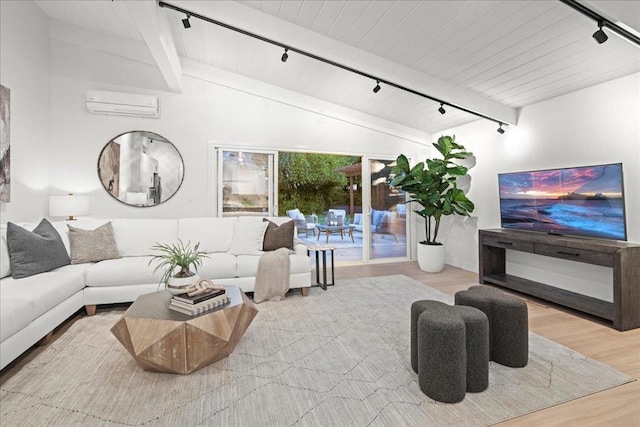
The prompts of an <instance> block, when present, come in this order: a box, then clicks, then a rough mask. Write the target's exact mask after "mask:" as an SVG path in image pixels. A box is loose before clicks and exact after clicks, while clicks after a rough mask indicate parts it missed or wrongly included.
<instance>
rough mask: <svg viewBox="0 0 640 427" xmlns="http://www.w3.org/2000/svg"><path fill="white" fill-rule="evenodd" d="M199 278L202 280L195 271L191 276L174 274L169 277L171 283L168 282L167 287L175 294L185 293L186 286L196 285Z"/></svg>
mask: <svg viewBox="0 0 640 427" xmlns="http://www.w3.org/2000/svg"><path fill="white" fill-rule="evenodd" d="M198 280H200V276H198V273H193V276H189V277H173V276H172V277H170V278H169V283H167V289H168V290H169V292H171V294H173V295H177V294H181V293H183V291H184V288H186V287H187V286H189V285H195V284H196V282H197V281H198Z"/></svg>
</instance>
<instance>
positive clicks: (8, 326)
mask: <svg viewBox="0 0 640 427" xmlns="http://www.w3.org/2000/svg"><path fill="white" fill-rule="evenodd" d="M33 318H34V317H33V307H32V305H31V303H30V302H29V301H27V300H21V299H13V298H11V299H9V298H7V299H4V298H3V299H2V300H0V342H2V341H4V340H6V339H7V338H9V337H10V336H12V335H13V334H15V333H16V332H18V331H21V330H22V329H24V328H25V327H26V326H27V325H29V323H31V321H32V320H33Z"/></svg>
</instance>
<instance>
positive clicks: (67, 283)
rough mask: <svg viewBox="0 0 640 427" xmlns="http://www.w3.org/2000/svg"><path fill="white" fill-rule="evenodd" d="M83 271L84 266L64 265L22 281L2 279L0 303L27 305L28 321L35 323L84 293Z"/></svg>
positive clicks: (84, 269)
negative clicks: (28, 304)
mask: <svg viewBox="0 0 640 427" xmlns="http://www.w3.org/2000/svg"><path fill="white" fill-rule="evenodd" d="M85 271H86V264H84V265H67V266H64V267H61V268H57V269H55V270H52V271H50V272H47V273H42V274H35V275H33V276H29V277H26V278H24V279H14V278H12V277H7V278H4V279H2V285H1V286H0V301H4V300H5V299H15V300H24V301H29V303H30V304H31V309H32V314H33V316H32V319H36V318H38V317H39V316H41V315H43V314H44V313H46V312H47V311H49V310H51V309H52V308H54V307H56V306H57V305H58V304H60V303H61V302H63V301H64V300H66V299H67V298H69V297H71V296H72V295H74V294H75V293H76V292H78V291H81V290H82V289H84V283H85ZM3 319H4V314H3Z"/></svg>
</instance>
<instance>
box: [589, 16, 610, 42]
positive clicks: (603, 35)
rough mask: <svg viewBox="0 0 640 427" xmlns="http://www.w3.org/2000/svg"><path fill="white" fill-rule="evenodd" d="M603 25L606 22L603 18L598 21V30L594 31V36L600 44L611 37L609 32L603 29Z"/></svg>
mask: <svg viewBox="0 0 640 427" xmlns="http://www.w3.org/2000/svg"><path fill="white" fill-rule="evenodd" d="M603 25H604V22H603V21H602V20H600V21H598V31H596V32H595V33H593V38H594V39H596V41H597V42H598V44H602V43H604V42H606V41H607V39H608V38H609V37H607V34H606V33H605V32H604V30H603V29H602V26H603Z"/></svg>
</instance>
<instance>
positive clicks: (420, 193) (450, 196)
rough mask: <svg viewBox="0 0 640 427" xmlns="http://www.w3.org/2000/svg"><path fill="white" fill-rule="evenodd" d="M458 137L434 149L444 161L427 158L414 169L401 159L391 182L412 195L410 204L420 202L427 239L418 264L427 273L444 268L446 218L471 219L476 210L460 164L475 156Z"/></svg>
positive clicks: (445, 138) (444, 140)
mask: <svg viewBox="0 0 640 427" xmlns="http://www.w3.org/2000/svg"><path fill="white" fill-rule="evenodd" d="M455 141H456V138H455V136H441V137H440V138H439V139H438V142H437V143H434V144H433V146H434V147H435V148H436V150H438V152H439V153H440V154H442V156H443V158H442V159H427V160H425V161H424V162H420V163H418V164H417V165H415V166H414V167H412V168H410V167H409V161H408V159H407V157H406V156H405V155H404V154H401V155H400V156H398V158H397V160H396V166H394V167H393V169H392V171H391V174H392V175H391V176H390V177H389V179H388V181H387V182H388V183H389V185H391V186H394V187H399V188H400V189H401V190H402V191H405V192H407V193H408V194H409V197H410V199H409V200H408V201H407V202H406V203H418V204H420V205H421V207H422V209H416V210H414V212H415V213H417V214H418V215H420V216H421V217H423V218H424V219H425V233H426V240H424V241H422V242H420V243H419V244H418V248H417V249H418V250H417V256H418V265H419V266H420V269H421V270H423V271H427V272H430V273H437V272H439V271H442V269H443V268H444V260H445V250H444V246H443V245H442V243H440V242H438V240H437V239H438V230H439V228H440V220H441V219H442V217H443V216H446V215H453V214H458V215H464V216H469V214H470V213H471V212H473V209H474V208H475V207H474V205H473V203H472V202H471V200H469V199H468V198H467V196H466V195H465V194H464V191H462V190H461V189H460V188H458V186H457V179H458V178H460V177H463V176H465V175H466V174H467V170H468V169H467V168H466V167H465V166H461V165H459V164H456V162H455V160H464V159H466V158H468V157H471V156H473V153H470V152H468V151H466V150H465V148H464V147H463V146H462V145H460V144H457V143H456V142H455Z"/></svg>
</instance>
